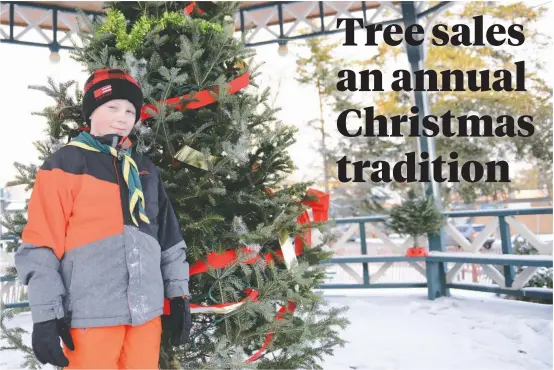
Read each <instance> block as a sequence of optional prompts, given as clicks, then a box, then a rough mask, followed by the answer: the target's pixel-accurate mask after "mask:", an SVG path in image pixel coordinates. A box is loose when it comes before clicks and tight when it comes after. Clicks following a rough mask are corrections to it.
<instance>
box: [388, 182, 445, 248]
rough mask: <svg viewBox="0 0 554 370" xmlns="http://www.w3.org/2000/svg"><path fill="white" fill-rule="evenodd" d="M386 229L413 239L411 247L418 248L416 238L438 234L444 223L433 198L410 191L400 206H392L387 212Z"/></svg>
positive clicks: (443, 218) (443, 216) (443, 217)
mask: <svg viewBox="0 0 554 370" xmlns="http://www.w3.org/2000/svg"><path fill="white" fill-rule="evenodd" d="M389 216H390V218H389V219H388V220H387V225H388V227H389V228H390V229H391V230H393V231H394V232H397V233H398V234H401V235H409V236H411V237H412V238H413V246H414V247H418V246H419V245H418V237H420V236H422V235H425V234H429V235H434V234H436V233H438V232H439V231H440V229H441V227H442V226H443V225H444V223H445V221H446V216H445V215H443V214H442V213H441V211H440V210H439V208H438V207H437V205H436V203H435V199H434V197H433V196H431V195H428V196H417V195H416V191H415V190H414V189H410V190H409V191H408V193H407V197H406V199H405V200H404V201H403V202H402V204H400V205H397V206H394V207H392V208H391V210H390V212H389Z"/></svg>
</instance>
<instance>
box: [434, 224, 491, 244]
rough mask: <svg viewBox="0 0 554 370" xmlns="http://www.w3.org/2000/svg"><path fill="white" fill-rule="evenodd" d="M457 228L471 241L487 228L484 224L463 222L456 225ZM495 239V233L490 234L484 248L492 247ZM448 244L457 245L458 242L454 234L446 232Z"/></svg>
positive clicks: (446, 242)
mask: <svg viewBox="0 0 554 370" xmlns="http://www.w3.org/2000/svg"><path fill="white" fill-rule="evenodd" d="M456 229H458V231H459V232H460V233H461V234H462V235H463V236H464V237H465V238H466V239H467V240H468V241H469V242H470V243H471V242H473V241H474V240H475V238H476V237H477V235H478V234H479V233H480V232H481V231H483V230H484V229H485V225H483V224H462V225H456ZM494 241H495V238H494V235H493V234H491V235H488V237H487V239H486V240H485V242H484V243H483V248H485V249H491V247H492V245H493V243H494ZM445 244H446V245H455V246H458V243H457V242H456V241H455V240H454V238H453V237H452V235H450V234H448V233H446V241H445Z"/></svg>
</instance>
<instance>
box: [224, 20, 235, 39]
mask: <svg viewBox="0 0 554 370" xmlns="http://www.w3.org/2000/svg"><path fill="white" fill-rule="evenodd" d="M223 22H224V24H225V32H226V33H227V36H229V37H234V36H235V20H234V18H233V17H231V16H230V15H226V16H225V17H223Z"/></svg>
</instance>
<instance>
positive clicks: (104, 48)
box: [2, 2, 348, 369]
mask: <svg viewBox="0 0 554 370" xmlns="http://www.w3.org/2000/svg"><path fill="white" fill-rule="evenodd" d="M105 4H106V5H105V6H106V18H105V20H104V21H103V22H102V23H94V24H93V23H89V22H88V21H86V20H85V19H84V18H83V24H82V27H83V29H84V30H86V32H82V34H81V37H82V40H83V45H82V47H81V46H79V47H77V48H76V51H75V55H74V57H73V58H74V59H75V60H76V61H78V62H80V63H82V65H83V67H84V68H83V69H84V70H85V71H86V72H87V73H90V72H92V71H94V70H97V69H102V68H120V69H122V70H124V71H126V72H129V73H130V74H131V75H132V76H133V77H134V78H136V79H137V80H138V81H139V83H140V84H141V86H142V89H143V91H144V95H145V102H146V105H145V106H144V107H143V110H142V115H141V122H140V123H139V124H138V125H137V126H136V128H135V130H134V132H133V133H132V136H131V139H132V140H133V142H135V143H136V145H137V146H136V149H137V150H138V151H140V152H143V153H145V154H147V155H148V156H149V157H150V158H151V159H152V161H153V162H154V164H155V165H156V166H158V167H159V168H160V170H161V173H162V179H163V181H164V183H165V186H166V189H167V193H168V196H169V197H170V200H171V202H172V205H173V208H174V210H175V212H176V214H177V216H178V219H179V223H180V226H181V230H182V234H183V236H184V239H185V241H186V244H187V260H188V262H189V263H190V266H191V268H190V275H191V277H190V291H191V302H192V305H191V307H192V312H193V315H192V316H193V329H192V333H191V341H190V343H188V344H186V345H183V346H180V347H172V346H171V345H170V344H169V338H168V336H167V333H166V331H164V332H163V334H162V348H161V353H160V368H163V369H169V368H203V367H211V368H239V367H248V366H252V367H258V368H272V369H276V368H279V369H285V368H286V369H299V368H321V362H320V360H321V358H322V357H323V356H324V355H329V354H332V353H333V349H334V348H335V347H336V346H342V345H344V341H343V340H342V339H341V338H340V337H339V330H340V328H344V327H345V326H346V325H347V324H348V320H346V319H345V318H344V317H343V316H341V314H342V313H343V312H344V310H345V309H344V308H330V307H327V306H326V304H325V301H324V300H323V298H322V297H321V295H320V294H317V293H316V292H315V291H314V288H315V287H316V286H317V285H318V284H320V283H322V282H323V281H324V279H325V271H324V268H323V267H321V266H320V262H321V261H322V260H324V259H326V258H329V257H330V254H329V253H328V252H325V251H324V250H323V248H322V246H323V245H324V243H325V238H324V237H322V238H316V235H315V233H316V232H317V231H316V229H317V228H319V229H322V227H323V226H324V225H325V223H326V221H327V216H328V204H329V196H328V194H325V193H322V192H320V191H317V190H314V189H310V188H309V186H310V184H308V183H298V184H295V185H293V186H289V187H282V186H280V183H281V181H282V180H283V179H284V178H285V177H286V176H287V175H288V174H289V173H291V172H292V171H293V169H294V164H293V161H292V159H291V158H290V157H289V155H288V153H287V148H288V147H289V146H290V145H291V144H292V143H293V142H294V135H295V129H294V128H293V127H290V126H287V125H285V124H283V123H281V122H279V121H278V120H277V119H276V117H275V114H276V112H277V109H274V108H273V107H270V106H269V105H268V103H267V101H268V98H269V95H270V93H269V90H268V89H266V90H264V91H259V90H258V89H256V88H257V87H258V86H257V85H256V84H255V77H256V76H257V73H256V70H257V68H255V66H254V65H253V60H254V58H253V57H254V52H253V50H250V49H247V48H246V47H245V46H244V43H243V42H242V41H241V40H237V39H235V38H233V35H232V32H230V30H231V29H233V27H234V23H233V21H232V19H233V15H234V14H235V13H236V11H237V8H238V4H236V3H227V2H221V3H212V2H199V3H195V2H121V3H105ZM33 88H36V89H40V90H42V91H44V92H45V93H47V94H49V95H50V96H51V97H52V98H54V100H55V105H54V106H51V107H47V108H45V109H44V111H43V112H41V113H40V114H41V115H43V116H44V117H45V118H46V119H47V124H48V126H47V133H48V136H49V138H48V140H46V141H44V142H40V143H37V148H38V149H39V151H40V153H41V157H40V158H39V162H41V161H43V160H45V159H46V158H47V157H48V156H49V155H50V154H52V153H53V152H54V151H55V150H57V149H58V148H59V147H60V146H62V145H65V144H66V143H67V142H68V141H69V140H70V139H71V138H72V137H74V136H76V135H77V134H78V133H79V132H80V131H81V130H86V129H87V128H86V126H85V119H84V117H83V115H82V112H81V98H82V94H81V91H82V88H81V87H79V86H78V84H76V82H75V81H67V82H63V83H61V84H56V83H54V81H49V86H46V87H39V86H34V87H33ZM16 166H17V168H18V170H19V173H20V175H19V176H18V178H17V179H16V180H15V181H13V182H12V183H11V184H10V185H22V184H26V185H27V186H28V188H29V189H30V188H31V187H32V185H33V181H34V176H35V174H36V169H37V167H36V165H23V164H16ZM4 221H5V224H6V226H7V227H8V229H9V230H10V232H12V233H13V234H15V235H20V234H21V231H22V228H23V226H24V225H25V217H23V216H16V217H13V218H9V219H6V220H4ZM318 235H320V234H318ZM12 247H16V245H13V246H12ZM2 329H3V331H4V333H8V334H9V335H8V336H7V338H8V339H9V341H10V343H11V344H12V345H13V347H14V348H20V349H22V350H24V351H26V352H27V353H28V354H29V353H32V352H29V349H28V348H27V347H25V346H24V345H23V344H22V342H21V340H20V338H21V331H20V330H16V331H11V332H10V331H9V330H8V329H6V328H5V326H2ZM5 337H6V336H5Z"/></svg>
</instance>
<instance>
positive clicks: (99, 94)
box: [94, 85, 112, 99]
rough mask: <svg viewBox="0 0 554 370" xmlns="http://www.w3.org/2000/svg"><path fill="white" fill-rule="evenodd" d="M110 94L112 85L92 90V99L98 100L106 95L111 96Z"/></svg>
mask: <svg viewBox="0 0 554 370" xmlns="http://www.w3.org/2000/svg"><path fill="white" fill-rule="evenodd" d="M111 92H112V85H106V86H102V87H101V88H99V89H96V90H94V98H95V99H99V98H100V97H102V96H104V95H106V94H111Z"/></svg>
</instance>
